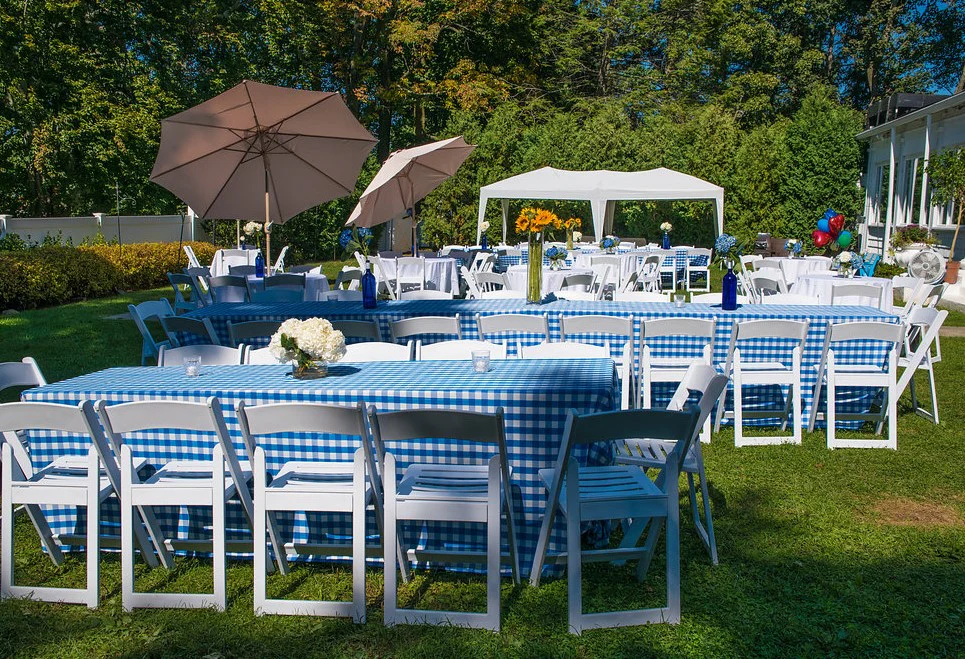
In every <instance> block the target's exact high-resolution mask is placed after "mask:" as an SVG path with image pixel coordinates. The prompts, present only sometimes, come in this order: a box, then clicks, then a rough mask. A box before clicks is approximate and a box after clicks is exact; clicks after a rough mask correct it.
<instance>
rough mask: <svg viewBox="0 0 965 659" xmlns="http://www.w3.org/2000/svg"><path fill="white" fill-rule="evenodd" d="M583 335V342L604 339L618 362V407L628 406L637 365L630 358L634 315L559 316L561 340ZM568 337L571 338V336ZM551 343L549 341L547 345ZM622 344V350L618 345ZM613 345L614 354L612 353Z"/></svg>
mask: <svg viewBox="0 0 965 659" xmlns="http://www.w3.org/2000/svg"><path fill="white" fill-rule="evenodd" d="M575 336H582V337H586V338H584V339H583V340H584V341H585V342H598V341H600V340H604V345H606V346H607V347H608V348H609V349H610V355H612V356H613V359H614V361H615V362H616V364H617V374H618V375H619V376H620V393H621V401H620V407H621V408H622V409H629V408H630V405H631V402H634V401H635V400H636V390H637V385H638V383H637V379H636V376H637V368H636V363H635V362H634V359H633V342H632V341H631V339H632V337H633V316H626V317H623V316H598V315H586V316H562V315H561V316H560V341H567V340H568V339H567V337H575ZM569 340H573V339H572V338H570V339H569ZM550 345H552V344H550ZM621 345H622V346H623V348H622V349H620V348H619V346H621ZM614 348H616V351H615V352H616V354H614Z"/></svg>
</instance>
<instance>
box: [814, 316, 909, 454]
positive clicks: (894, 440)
mask: <svg viewBox="0 0 965 659" xmlns="http://www.w3.org/2000/svg"><path fill="white" fill-rule="evenodd" d="M904 332H905V330H904V327H903V326H902V325H892V324H888V323H876V322H853V323H840V324H833V323H828V332H827V337H826V339H825V342H824V348H823V350H822V351H821V361H820V362H818V364H817V366H816V368H817V374H818V378H817V382H816V384H815V386H814V397H813V402H812V403H811V416H810V420H809V423H808V430H809V431H813V430H814V425H815V423H816V422H817V420H818V417H819V416H821V417H823V419H824V420H825V421H826V423H827V443H828V448H832V449H833V448H890V449H893V450H898V395H899V389H898V350H899V348H900V346H901V344H902V341H903V339H904ZM848 341H861V342H880V343H883V344H885V346H886V356H885V358H884V359H883V360H882V361H881V362H879V363H868V362H865V363H857V364H849V363H841V362H838V361H836V360H835V349H834V346H835V344H840V343H842V342H848ZM837 387H873V388H880V389H881V390H882V391H883V392H884V400H883V401H882V403H881V407H880V411H879V412H873V411H870V412H848V413H841V412H838V411H837V409H836V406H835V403H836V389H837ZM822 391H824V392H825V394H826V400H827V405H826V410H827V411H826V412H824V413H821V412H820V411H819V404H820V402H821V393H822ZM838 419H841V420H842V421H852V420H854V421H872V422H874V423H875V424H876V428H875V434H876V435H880V434H881V432H882V430H883V428H884V424H885V421H887V423H888V439H863V438H853V439H852V438H848V439H838V437H837V428H836V423H837V420H838Z"/></svg>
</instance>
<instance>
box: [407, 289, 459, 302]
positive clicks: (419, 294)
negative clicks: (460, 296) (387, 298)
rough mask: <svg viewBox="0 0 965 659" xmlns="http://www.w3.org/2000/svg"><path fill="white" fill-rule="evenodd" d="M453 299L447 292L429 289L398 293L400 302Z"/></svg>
mask: <svg viewBox="0 0 965 659" xmlns="http://www.w3.org/2000/svg"><path fill="white" fill-rule="evenodd" d="M453 297H454V295H453V294H452V293H450V292H448V291H434V290H432V289H430V288H424V289H422V290H417V291H402V292H401V293H399V299H400V300H451V299H453Z"/></svg>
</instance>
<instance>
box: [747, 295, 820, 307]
mask: <svg viewBox="0 0 965 659" xmlns="http://www.w3.org/2000/svg"><path fill="white" fill-rule="evenodd" d="M761 304H784V305H790V306H808V307H811V306H816V305H819V304H821V300H820V299H819V298H817V297H814V296H812V295H801V294H800V293H774V294H773V295H765V296H764V297H762V298H761Z"/></svg>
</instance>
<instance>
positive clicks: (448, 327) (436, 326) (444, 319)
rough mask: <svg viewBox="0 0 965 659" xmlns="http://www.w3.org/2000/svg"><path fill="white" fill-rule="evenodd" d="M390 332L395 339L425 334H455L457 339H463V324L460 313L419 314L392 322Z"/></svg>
mask: <svg viewBox="0 0 965 659" xmlns="http://www.w3.org/2000/svg"><path fill="white" fill-rule="evenodd" d="M389 332H390V333H391V335H392V340H393V341H398V340H399V339H404V338H407V337H410V336H422V335H424V334H438V335H442V336H455V337H456V338H457V339H461V338H462V324H461V322H460V315H459V314H456V315H455V316H417V317H415V318H403V319H402V320H394V321H392V322H390V323H389Z"/></svg>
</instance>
